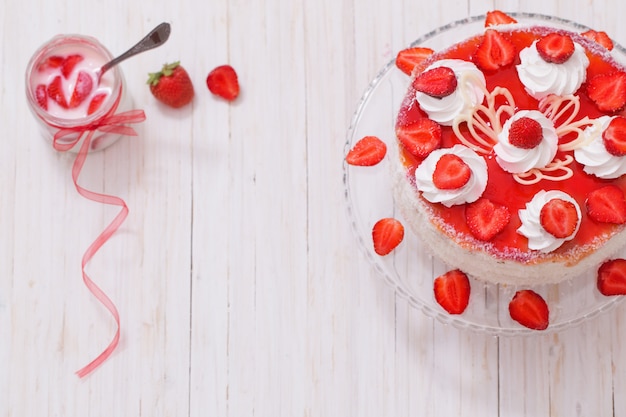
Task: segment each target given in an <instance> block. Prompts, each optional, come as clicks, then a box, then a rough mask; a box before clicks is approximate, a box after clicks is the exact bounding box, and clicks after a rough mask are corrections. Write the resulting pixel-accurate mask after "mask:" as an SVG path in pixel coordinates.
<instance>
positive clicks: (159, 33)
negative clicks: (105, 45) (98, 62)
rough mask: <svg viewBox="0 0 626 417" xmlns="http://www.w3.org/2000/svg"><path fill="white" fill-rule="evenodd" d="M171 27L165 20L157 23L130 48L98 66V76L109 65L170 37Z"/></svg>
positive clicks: (148, 48)
mask: <svg viewBox="0 0 626 417" xmlns="http://www.w3.org/2000/svg"><path fill="white" fill-rule="evenodd" d="M170 32H171V27H170V24H169V23H167V22H163V23H161V24H159V25H158V26H157V27H155V28H154V29H152V31H150V33H148V34H147V35H146V36H144V38H143V39H142V40H140V41H139V42H137V43H136V44H135V46H133V47H132V48H130V49H129V50H128V51H126V52H124V53H123V54H122V55H120V56H118V57H116V58H114V59H112V60H111V61H109V62H107V63H106V64H104V65H103V66H102V67H101V68H100V71H99V72H100V74H99V75H100V77H101V76H102V74H104V73H105V72H106V71H107V70H108V69H110V68H111V67H113V66H115V65H117V64H119V63H120V62H122V61H124V60H125V59H127V58H130V57H131V56H133V55H137V54H138V53H140V52H144V51H147V50H150V49H152V48H156V47H157V46H160V45H162V44H164V43H165V41H166V40H167V39H168V38H169V37H170Z"/></svg>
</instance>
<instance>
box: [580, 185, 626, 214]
mask: <svg viewBox="0 0 626 417" xmlns="http://www.w3.org/2000/svg"><path fill="white" fill-rule="evenodd" d="M585 206H586V209H587V214H588V215H589V217H590V218H591V219H592V220H594V221H597V222H602V223H615V224H623V223H626V197H625V196H624V192H623V191H622V190H621V189H620V188H619V187H617V186H616V185H605V186H604V187H602V188H598V189H597V190H593V191H592V192H590V193H589V195H588V196H587V201H586V202H585Z"/></svg>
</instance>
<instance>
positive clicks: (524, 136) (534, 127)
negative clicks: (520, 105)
mask: <svg viewBox="0 0 626 417" xmlns="http://www.w3.org/2000/svg"><path fill="white" fill-rule="evenodd" d="M542 139H543V129H542V128H541V124H539V122H538V121H536V120H535V119H532V118H530V117H520V118H519V119H517V120H515V121H513V122H512V123H511V127H510V128H509V142H510V143H511V145H513V146H516V147H518V148H522V149H533V148H534V147H536V146H537V145H539V144H540V143H541V140H542Z"/></svg>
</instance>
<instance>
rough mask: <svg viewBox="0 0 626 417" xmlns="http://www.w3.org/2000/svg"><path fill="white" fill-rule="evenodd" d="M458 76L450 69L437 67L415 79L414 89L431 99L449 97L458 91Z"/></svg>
mask: <svg viewBox="0 0 626 417" xmlns="http://www.w3.org/2000/svg"><path fill="white" fill-rule="evenodd" d="M456 86H457V79H456V74H455V73H454V71H453V70H452V69H451V68H448V67H444V66H442V67H435V68H433V69H430V70H428V71H424V72H422V73H421V74H420V75H418V76H417V77H415V80H414V81H413V87H415V89H416V90H417V91H419V92H422V93H424V94H428V95H429V96H431V97H437V98H443V97H447V96H449V95H450V94H452V93H453V92H454V90H456Z"/></svg>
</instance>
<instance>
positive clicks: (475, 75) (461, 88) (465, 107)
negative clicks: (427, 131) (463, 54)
mask: <svg viewBox="0 0 626 417" xmlns="http://www.w3.org/2000/svg"><path fill="white" fill-rule="evenodd" d="M437 67H448V68H450V69H451V70H452V71H454V74H455V76H456V78H457V87H456V89H455V90H454V92H453V93H452V94H450V95H448V96H445V97H442V98H439V97H431V96H429V95H428V94H425V93H422V92H419V91H418V92H416V93H415V99H416V100H417V102H418V103H419V105H420V108H421V109H422V110H424V112H426V114H428V117H429V118H430V119H431V120H434V121H435V122H437V123H439V124H441V125H443V126H452V124H453V122H454V119H455V118H457V117H458V116H459V115H460V114H463V113H466V112H468V111H470V110H471V109H473V108H474V107H476V106H478V105H480V104H481V103H482V102H483V100H484V98H485V88H486V81H485V76H484V75H483V73H482V72H481V71H480V70H479V69H478V68H477V67H476V65H474V64H473V63H471V62H468V61H463V60H461V59H442V60H440V61H435V62H433V63H432V64H431V65H430V66H429V67H428V68H426V69H425V70H424V72H426V71H429V70H431V69H433V68H437Z"/></svg>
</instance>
